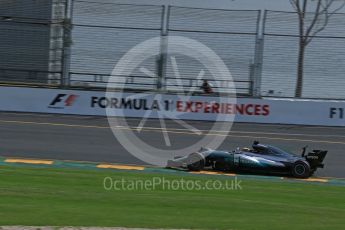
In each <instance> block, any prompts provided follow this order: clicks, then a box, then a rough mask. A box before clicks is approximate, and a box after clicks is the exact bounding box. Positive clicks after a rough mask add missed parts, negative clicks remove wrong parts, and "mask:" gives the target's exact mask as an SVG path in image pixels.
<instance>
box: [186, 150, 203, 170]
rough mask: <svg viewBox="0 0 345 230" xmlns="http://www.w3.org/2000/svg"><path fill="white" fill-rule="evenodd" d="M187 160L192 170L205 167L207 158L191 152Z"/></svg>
mask: <svg viewBox="0 0 345 230" xmlns="http://www.w3.org/2000/svg"><path fill="white" fill-rule="evenodd" d="M187 161H188V163H187V168H188V169H189V170H191V171H200V170H202V169H203V168H204V167H205V159H204V157H203V156H202V155H201V154H199V153H192V154H190V155H189V156H188V158H187Z"/></svg>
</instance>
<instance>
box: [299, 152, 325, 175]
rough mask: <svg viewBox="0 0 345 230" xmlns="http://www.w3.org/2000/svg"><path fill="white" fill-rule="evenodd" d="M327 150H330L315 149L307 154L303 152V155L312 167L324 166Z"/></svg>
mask: <svg viewBox="0 0 345 230" xmlns="http://www.w3.org/2000/svg"><path fill="white" fill-rule="evenodd" d="M327 152H328V151H325V150H313V151H312V152H309V153H308V154H307V155H305V153H303V154H302V156H303V157H304V158H305V159H306V160H307V161H308V163H309V165H310V168H311V169H312V170H313V169H317V168H323V167H324V164H322V162H323V160H324V159H325V157H326V155H327Z"/></svg>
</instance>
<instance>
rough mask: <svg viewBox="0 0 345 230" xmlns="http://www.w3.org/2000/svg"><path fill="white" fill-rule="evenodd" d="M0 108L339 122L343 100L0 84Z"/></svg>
mask: <svg viewBox="0 0 345 230" xmlns="http://www.w3.org/2000/svg"><path fill="white" fill-rule="evenodd" d="M0 110H1V111H17V112H40V113H61V114H79V115H99V116H105V115H107V113H108V115H114V116H126V117H144V116H146V117H149V118H157V117H162V116H163V117H165V118H175V119H176V118H178V119H191V120H222V121H227V120H231V119H232V118H233V116H235V121H236V122H253V123H279V124H299V125H324V126H345V101H322V100H292V99H291V100H289V99H253V98H238V99H237V103H236V104H235V102H234V101H232V100H231V99H227V98H213V97H201V96H191V97H184V96H178V95H163V94H162V95H157V94H156V95H154V94H135V95H133V94H131V95H129V94H122V93H111V94H107V95H106V94H105V93H104V92H97V91H96V92H95V91H78V90H59V89H35V88H16V87H0Z"/></svg>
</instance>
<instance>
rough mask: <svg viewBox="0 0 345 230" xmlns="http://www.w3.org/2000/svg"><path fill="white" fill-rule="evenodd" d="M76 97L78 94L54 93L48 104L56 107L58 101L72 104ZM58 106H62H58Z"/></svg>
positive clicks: (66, 104) (65, 104)
mask: <svg viewBox="0 0 345 230" xmlns="http://www.w3.org/2000/svg"><path fill="white" fill-rule="evenodd" d="M66 96H67V98H66ZM77 97H78V96H77V95H74V94H70V95H67V94H63V93H60V94H58V95H56V97H55V98H54V99H53V101H52V102H51V103H50V104H49V107H54V108H56V107H55V105H56V104H59V103H60V102H64V106H72V105H73V103H74V101H75V100H76V98H77ZM65 98H66V99H65ZM58 108H59V107H58ZM60 108H63V107H60Z"/></svg>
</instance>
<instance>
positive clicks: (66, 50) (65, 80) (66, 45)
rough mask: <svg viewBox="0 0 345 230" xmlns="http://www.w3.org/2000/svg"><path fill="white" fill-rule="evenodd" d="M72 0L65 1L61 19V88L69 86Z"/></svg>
mask: <svg viewBox="0 0 345 230" xmlns="http://www.w3.org/2000/svg"><path fill="white" fill-rule="evenodd" d="M72 17H73V0H67V1H66V7H65V17H64V19H63V25H62V26H63V51H62V81H61V85H62V87H68V86H70V83H71V82H70V64H71V45H72V29H73V28H72V27H73V25H72Z"/></svg>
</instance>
